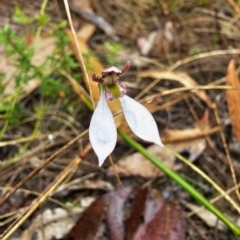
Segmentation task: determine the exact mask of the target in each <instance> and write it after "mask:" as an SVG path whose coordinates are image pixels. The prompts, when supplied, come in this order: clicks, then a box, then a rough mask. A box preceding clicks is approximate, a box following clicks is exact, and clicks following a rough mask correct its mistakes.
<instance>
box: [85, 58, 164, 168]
mask: <svg viewBox="0 0 240 240" xmlns="http://www.w3.org/2000/svg"><path fill="white" fill-rule="evenodd" d="M129 68H130V61H128V62H127V63H126V64H125V65H124V66H123V68H122V69H121V70H120V69H118V68H116V67H110V68H108V69H106V70H103V71H102V76H101V77H98V76H96V75H95V74H92V80H93V81H95V82H98V83H99V89H100V99H99V102H98V104H97V107H96V109H95V111H94V113H93V116H92V119H91V123H90V127H89V138H90V142H91V144H92V147H93V150H94V151H95V153H96V154H97V156H98V162H99V166H101V165H102V164H103V162H104V160H105V159H106V158H107V156H108V155H109V154H110V153H111V152H112V151H113V149H114V148H115V146H116V142H117V130H116V126H115V123H114V119H113V115H112V113H111V111H110V109H109V107H108V105H107V101H112V100H114V99H119V100H120V102H121V105H122V108H123V113H124V116H125V118H126V121H127V123H128V125H129V126H130V128H131V129H132V131H133V132H134V133H135V134H136V135H137V136H138V137H139V138H141V139H143V140H145V141H148V142H153V143H155V144H157V145H159V146H160V147H163V144H162V142H161V140H160V136H159V133H158V128H157V124H156V122H155V120H154V118H153V116H152V115H151V113H150V112H149V111H148V110H147V109H146V108H145V107H144V106H142V105H141V104H140V103H138V102H137V101H135V100H134V99H132V98H130V97H128V96H127V95H126V93H127V86H126V85H123V84H121V83H120V81H119V76H120V75H121V74H123V73H124V72H126V71H127V70H128V69H129Z"/></svg>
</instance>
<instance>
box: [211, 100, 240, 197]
mask: <svg viewBox="0 0 240 240" xmlns="http://www.w3.org/2000/svg"><path fill="white" fill-rule="evenodd" d="M213 109H214V114H215V118H216V122H217V123H218V124H221V120H220V118H219V115H218V111H217V107H216V104H214V105H213ZM219 133H220V136H221V139H222V142H223V147H224V150H225V153H226V156H227V160H228V164H229V167H230V170H231V173H232V178H233V182H234V185H235V186H237V185H238V182H237V178H236V173H235V170H234V167H233V163H232V159H231V155H230V152H229V149H228V146H227V141H226V138H225V135H224V133H223V131H222V129H220V130H219ZM236 194H237V196H238V199H239V200H240V192H239V189H238V188H236Z"/></svg>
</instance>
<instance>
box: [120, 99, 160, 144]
mask: <svg viewBox="0 0 240 240" xmlns="http://www.w3.org/2000/svg"><path fill="white" fill-rule="evenodd" d="M119 100H120V101H121V104H122V108H123V112H124V115H125V118H126V120H127V123H128V125H129V126H130V128H131V129H132V131H133V132H134V133H135V134H136V135H137V136H138V137H139V138H141V139H143V140H145V141H149V142H154V143H155V144H157V145H159V146H160V147H163V144H162V142H161V140H160V136H159V133H158V128H157V124H156V122H155V120H154V118H153V116H152V114H151V113H150V112H149V111H148V110H147V109H146V108H145V107H144V106H143V105H141V104H140V103H138V102H137V101H135V100H134V99H132V98H130V97H128V96H127V95H125V96H123V97H121V98H119Z"/></svg>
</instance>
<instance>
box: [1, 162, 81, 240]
mask: <svg viewBox="0 0 240 240" xmlns="http://www.w3.org/2000/svg"><path fill="white" fill-rule="evenodd" d="M80 162H81V158H79V157H76V158H75V159H73V160H72V161H71V162H70V163H69V165H68V166H67V167H66V168H65V169H64V170H63V171H62V172H61V174H60V175H59V176H58V177H57V178H55V180H54V181H53V182H52V183H51V185H49V186H48V187H47V188H46V189H45V190H44V192H43V193H42V194H41V195H40V196H39V197H38V198H37V199H36V200H34V201H33V203H32V204H31V205H30V206H29V207H28V208H27V210H26V211H24V212H23V214H21V216H20V217H19V218H18V219H16V221H15V222H13V224H11V225H10V226H9V227H8V228H7V230H6V231H5V232H4V233H3V234H2V235H1V236H0V238H1V239H2V240H7V239H8V238H9V237H10V236H11V235H12V234H13V233H14V232H15V231H16V230H17V229H18V228H19V227H20V226H21V225H22V224H23V223H24V222H25V221H26V220H27V219H28V217H30V216H31V214H32V213H33V212H34V211H35V210H36V209H37V208H38V207H39V206H41V205H42V204H43V203H44V202H45V201H46V199H48V198H49V196H51V194H52V193H53V192H54V191H55V189H56V188H57V187H58V186H59V185H60V184H61V182H62V181H63V180H64V179H65V178H66V177H67V176H68V175H69V174H70V173H71V172H72V171H73V170H74V169H75V168H76V167H77V166H78V165H79V163H80Z"/></svg>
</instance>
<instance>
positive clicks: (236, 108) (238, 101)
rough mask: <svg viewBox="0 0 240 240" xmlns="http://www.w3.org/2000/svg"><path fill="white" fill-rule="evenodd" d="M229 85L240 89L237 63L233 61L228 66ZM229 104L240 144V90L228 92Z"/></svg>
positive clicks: (233, 125)
mask: <svg viewBox="0 0 240 240" xmlns="http://www.w3.org/2000/svg"><path fill="white" fill-rule="evenodd" d="M226 83H227V85H230V86H233V87H240V82H239V79H238V76H237V73H236V69H235V62H234V60H233V59H232V60H231V61H230V62H229V65H228V71H227V82H226ZM226 95H227V104H228V111H229V114H230V118H231V121H232V127H233V130H234V133H235V136H236V138H237V140H238V142H240V123H239V120H240V91H239V90H227V92H226Z"/></svg>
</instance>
